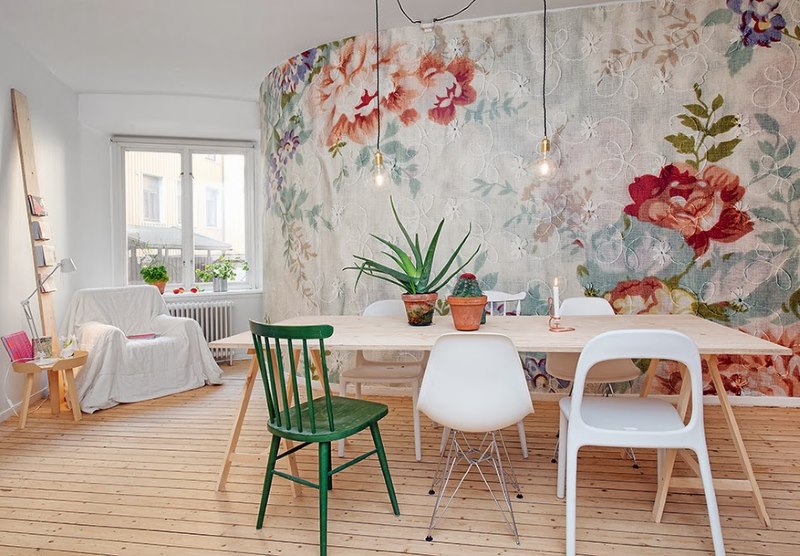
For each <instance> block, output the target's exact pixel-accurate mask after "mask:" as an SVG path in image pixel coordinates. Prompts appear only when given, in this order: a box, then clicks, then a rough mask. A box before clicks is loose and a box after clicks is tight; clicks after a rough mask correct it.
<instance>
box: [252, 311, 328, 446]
mask: <svg viewBox="0 0 800 556" xmlns="http://www.w3.org/2000/svg"><path fill="white" fill-rule="evenodd" d="M250 332H252V333H253V345H254V347H255V351H256V357H257V359H258V366H259V368H260V370H261V379H262V381H263V383H264V390H265V393H266V395H267V411H268V412H269V422H270V424H271V425H272V426H274V427H278V428H281V429H285V430H294V431H298V432H307V431H304V430H303V426H304V425H303V419H302V416H301V411H300V392H299V389H298V387H297V386H298V384H297V362H296V361H295V357H294V352H295V350H298V349H299V350H300V355H301V358H300V360H301V361H302V363H303V368H302V370H303V379H304V382H305V388H306V390H305V391H306V393H307V398H308V400H309V404H308V412H309V419H308V420H307V421H306V422H307V423H308V425H309V427H310V429H311V430H310V431H308V432H311V433H316V432H317V424H316V416H315V414H314V413H315V409H314V404H312V403H310V402H311V400H312V398H313V396H312V395H311V392H312V390H311V379H312V377H311V356H310V353H309V349H314V350H317V349H318V350H319V357H320V362H321V363H322V368H321V369H317V373H319V375H320V376H319V380H320V382H321V383H322V387H323V390H324V394H325V410H326V413H327V418H328V426H329V427H330V431H333V430H334V421H333V404H332V403H331V389H330V385H329V383H328V365H327V363H326V361H325V338H330V337H331V336H332V335H333V327H332V326H330V325H327V324H323V325H319V326H276V325H271V324H264V323H262V322H254V321H250ZM309 340H311V341H312V346H311V347H310V348H309V345H308V343H309ZM314 340H316V341H314ZM283 346H285V353H286V354H287V355H288V359H289V373H288V375H289V380H291V385H292V393H293V398H294V399H293V402H294V404H293V407H291V408H290V407H289V401H290V400H289V392H288V387H287V382H286V374H287V373H286V372H285V365H284V362H283V354H284V347H283Z"/></svg>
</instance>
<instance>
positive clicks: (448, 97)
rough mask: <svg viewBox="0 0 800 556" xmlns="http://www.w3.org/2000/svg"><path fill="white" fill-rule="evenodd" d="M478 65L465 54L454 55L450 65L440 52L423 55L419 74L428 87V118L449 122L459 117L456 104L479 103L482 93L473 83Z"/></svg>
mask: <svg viewBox="0 0 800 556" xmlns="http://www.w3.org/2000/svg"><path fill="white" fill-rule="evenodd" d="M474 75H475V64H474V63H473V62H472V60H470V59H469V58H467V57H465V56H459V57H456V58H453V59H452V60H451V61H450V62H449V63H448V64H447V65H445V63H444V60H443V59H442V57H441V56H440V55H438V54H433V53H428V54H425V55H423V56H422V59H421V60H420V63H419V68H418V69H417V77H418V79H419V80H420V82H421V83H422V84H423V86H424V87H425V92H424V93H423V96H422V98H421V99H420V100H421V105H422V107H423V108H424V109H425V110H427V112H428V118H430V120H431V121H433V122H436V123H437V124H442V125H447V124H449V123H450V122H452V121H453V120H454V119H455V117H456V107H457V106H466V105H468V104H472V103H473V102H475V99H476V98H477V96H478V94H477V93H476V92H475V88H474V87H473V86H472V78H473V77H474Z"/></svg>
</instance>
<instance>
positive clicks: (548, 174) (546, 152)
mask: <svg viewBox="0 0 800 556" xmlns="http://www.w3.org/2000/svg"><path fill="white" fill-rule="evenodd" d="M556 174H558V160H557V159H556V157H554V156H553V151H552V148H551V145H550V139H548V138H547V137H545V138H543V139H542V141H541V142H540V143H539V152H538V153H537V155H536V161H535V162H534V163H533V177H534V179H535V180H536V181H537V182H538V183H546V182H548V181H550V180H551V179H553V178H554V177H555V176H556Z"/></svg>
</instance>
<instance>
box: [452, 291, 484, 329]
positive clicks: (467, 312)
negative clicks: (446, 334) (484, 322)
mask: <svg viewBox="0 0 800 556" xmlns="http://www.w3.org/2000/svg"><path fill="white" fill-rule="evenodd" d="M486 301H487V298H486V296H485V295H482V296H480V297H454V296H452V295H451V296H450V297H448V298H447V302H448V303H449V304H450V314H451V315H453V324H454V325H455V327H456V330H462V331H468V330H477V329H478V328H480V327H481V318H482V317H483V311H484V307H486Z"/></svg>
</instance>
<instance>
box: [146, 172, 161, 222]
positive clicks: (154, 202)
mask: <svg viewBox="0 0 800 556" xmlns="http://www.w3.org/2000/svg"><path fill="white" fill-rule="evenodd" d="M142 197H143V202H142V217H143V218H144V220H146V221H148V222H160V221H161V177H160V176H150V175H147V174H144V175H142Z"/></svg>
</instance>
